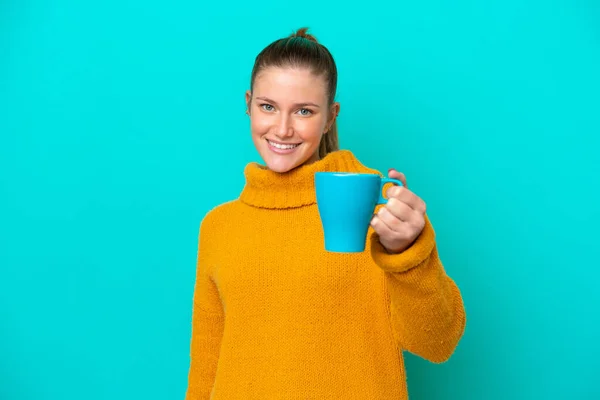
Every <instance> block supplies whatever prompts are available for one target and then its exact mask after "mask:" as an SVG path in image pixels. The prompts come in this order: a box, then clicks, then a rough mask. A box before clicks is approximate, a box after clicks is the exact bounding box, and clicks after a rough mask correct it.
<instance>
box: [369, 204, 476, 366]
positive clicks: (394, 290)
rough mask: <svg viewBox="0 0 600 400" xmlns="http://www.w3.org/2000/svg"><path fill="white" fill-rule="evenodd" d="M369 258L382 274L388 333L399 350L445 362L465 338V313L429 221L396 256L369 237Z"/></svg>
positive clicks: (374, 238)
mask: <svg viewBox="0 0 600 400" xmlns="http://www.w3.org/2000/svg"><path fill="white" fill-rule="evenodd" d="M371 255H372V258H373V260H374V261H375V263H376V264H377V265H378V266H379V267H380V268H382V269H383V270H384V271H385V279H386V283H387V287H388V290H389V293H390V299H391V304H390V313H391V314H390V315H391V324H392V330H393V332H394V335H395V338H396V340H397V341H398V343H399V344H400V346H401V347H402V348H404V349H406V350H408V351H409V352H411V353H413V354H416V355H418V356H420V357H422V358H424V359H426V360H429V361H431V362H435V363H441V362H444V361H447V360H448V359H449V358H450V356H451V355H452V353H453V352H454V349H455V348H456V346H457V345H458V342H459V340H460V338H461V337H462V335H463V332H464V329H465V323H466V317H465V309H464V304H463V300H462V297H461V294H460V291H459V289H458V287H457V286H456V284H455V283H454V281H453V280H452V279H450V277H448V275H446V273H445V271H444V267H443V265H442V263H441V261H440V258H439V256H438V252H437V247H436V244H435V233H434V230H433V227H432V226H431V223H430V221H429V218H428V217H427V216H425V227H424V228H423V231H422V232H421V234H420V235H419V237H417V239H416V240H415V242H414V243H413V244H412V245H411V247H409V248H408V249H406V250H405V251H403V252H402V253H399V254H390V253H388V252H387V251H386V250H385V248H384V247H383V246H382V245H381V243H380V242H379V238H378V237H377V234H376V233H375V232H373V233H372V237H371Z"/></svg>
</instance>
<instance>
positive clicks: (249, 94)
mask: <svg viewBox="0 0 600 400" xmlns="http://www.w3.org/2000/svg"><path fill="white" fill-rule="evenodd" d="M251 101H252V92H251V91H250V90H246V114H248V115H250V103H251Z"/></svg>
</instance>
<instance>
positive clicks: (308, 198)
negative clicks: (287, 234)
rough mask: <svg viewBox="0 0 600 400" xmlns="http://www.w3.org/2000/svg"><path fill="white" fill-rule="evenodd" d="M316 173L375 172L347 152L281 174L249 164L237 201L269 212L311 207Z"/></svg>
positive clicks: (253, 163)
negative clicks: (268, 209)
mask: <svg viewBox="0 0 600 400" xmlns="http://www.w3.org/2000/svg"><path fill="white" fill-rule="evenodd" d="M316 172H361V173H378V172H377V171H375V170H371V169H369V168H366V167H365V166H364V165H362V164H361V163H360V161H358V159H356V157H355V156H354V154H352V153H351V152H350V151H348V150H338V151H334V152H332V153H329V154H327V155H326V156H325V157H323V158H322V159H320V160H318V161H315V162H313V163H311V164H307V165H301V166H299V167H297V168H295V169H293V170H291V171H289V172H284V173H279V172H274V171H271V170H269V169H268V168H267V167H265V166H263V165H260V164H258V163H255V162H252V163H249V164H248V165H246V168H245V169H244V175H245V177H246V185H245V186H244V189H243V190H242V193H241V194H240V200H241V201H242V202H244V203H246V204H249V205H251V206H255V207H261V208H273V209H284V208H294V207H301V206H306V205H311V204H315V203H316V194H315V182H314V179H315V178H314V176H315V173H316Z"/></svg>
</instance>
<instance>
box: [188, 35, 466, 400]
mask: <svg viewBox="0 0 600 400" xmlns="http://www.w3.org/2000/svg"><path fill="white" fill-rule="evenodd" d="M336 84H337V69H336V65H335V63H334V60H333V57H332V56H331V54H330V53H329V51H328V50H327V49H326V48H325V47H324V46H323V45H321V44H319V43H318V42H317V40H316V39H315V38H314V37H313V36H312V35H309V34H307V32H306V29H300V30H299V31H297V32H296V33H294V34H292V35H291V36H290V37H287V38H283V39H280V40H277V41H275V42H273V43H271V44H270V45H269V46H267V47H266V48H265V49H264V50H263V51H262V52H261V53H260V54H259V55H258V56H257V58H256V61H255V64H254V68H253V71H252V77H251V84H250V90H249V91H248V92H247V93H246V103H247V106H248V109H247V114H248V115H249V118H250V130H251V132H252V140H253V142H254V145H255V146H256V148H257V150H258V152H259V154H260V156H261V157H262V159H263V160H264V164H265V165H264V166H263V165H260V164H257V163H250V164H248V165H247V166H246V168H245V171H244V173H245V177H246V185H245V187H244V189H243V191H242V192H241V194H240V197H239V199H236V200H235V201H231V202H228V203H226V204H223V205H220V206H218V207H216V208H214V209H213V210H211V211H210V212H209V213H208V214H207V215H206V216H205V218H204V219H203V221H202V224H201V227H200V235H199V248H198V263H197V272H196V273H197V277H196V284H195V291H194V301H193V321H192V338H191V363H190V369H189V376H188V388H187V393H186V399H188V400H192V399H194V400H197V399H209V398H210V399H214V400H234V399H244V400H250V399H261V400H265V399H319V400H320V399H364V400H380V399H406V398H407V393H408V392H407V386H406V375H405V369H404V362H403V358H402V352H403V351H404V350H406V351H409V352H412V353H414V354H417V355H419V356H421V357H423V358H425V359H427V360H430V361H432V362H435V363H440V362H443V361H445V360H447V359H448V358H449V357H450V356H451V354H452V353H453V351H454V349H455V347H456V346H457V343H458V341H459V340H460V338H461V336H462V334H463V331H464V327H465V311H464V306H463V301H462V298H461V295H460V292H459V290H458V288H457V286H456V285H455V283H454V282H453V281H452V280H451V279H450V278H449V277H448V276H447V275H446V273H445V272H444V268H443V266H442V263H441V262H440V258H439V257H438V253H437V248H436V244H435V235H434V231H433V228H432V226H431V224H430V222H429V220H428V218H427V215H426V214H425V203H424V202H423V200H421V199H420V198H419V197H418V196H417V195H416V194H414V193H412V192H411V191H410V190H409V189H408V188H407V187H406V181H405V177H404V175H403V174H401V173H399V172H397V171H395V170H393V169H392V170H390V171H389V176H390V177H391V178H397V179H400V180H401V181H403V183H404V184H405V185H404V187H400V186H396V187H392V188H390V189H388V191H387V195H388V197H389V198H390V200H389V202H388V203H387V204H386V205H385V206H382V207H379V211H378V212H377V213H376V215H374V217H373V219H372V221H371V228H372V229H370V233H369V235H368V238H367V246H368V247H367V249H368V250H367V251H364V252H362V253H347V254H346V253H330V252H326V251H325V250H324V247H323V233H322V228H321V223H320V220H319V214H318V210H317V206H316V201H315V188H314V174H315V173H316V172H318V171H338V172H340V171H342V172H361V173H377V174H379V172H377V171H375V170H372V169H369V168H367V167H365V166H363V165H362V164H361V163H360V162H359V161H358V160H357V159H356V158H355V157H354V155H353V154H352V153H351V152H350V151H347V150H339V149H338V139H337V129H336V116H337V115H338V112H339V110H340V105H339V104H338V103H337V102H335V101H334V99H335V93H336ZM380 175H381V174H380Z"/></svg>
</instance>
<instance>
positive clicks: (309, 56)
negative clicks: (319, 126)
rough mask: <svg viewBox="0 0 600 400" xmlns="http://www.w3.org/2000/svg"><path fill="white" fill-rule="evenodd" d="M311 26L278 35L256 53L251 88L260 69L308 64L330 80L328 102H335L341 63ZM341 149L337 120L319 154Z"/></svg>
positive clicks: (318, 73)
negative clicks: (338, 71)
mask: <svg viewBox="0 0 600 400" xmlns="http://www.w3.org/2000/svg"><path fill="white" fill-rule="evenodd" d="M307 31H308V28H300V29H298V30H297V31H296V32H294V33H292V34H291V35H290V36H288V37H286V38H282V39H278V40H276V41H274V42H272V43H271V44H269V45H268V46H267V47H265V48H264V49H263V50H262V51H261V52H260V53H259V54H258V56H256V59H255V61H254V67H253V68H252V75H251V78H250V90H252V88H253V87H254V80H255V79H256V76H257V75H258V73H259V72H260V71H262V70H263V69H265V68H268V67H305V68H309V69H310V70H311V71H312V72H313V73H314V74H315V75H323V77H324V78H325V81H326V82H327V98H328V104H329V105H330V106H331V105H332V104H333V102H334V99H335V93H336V90H337V67H336V65H335V60H334V59H333V56H332V55H331V53H330V52H329V50H328V49H327V48H326V47H325V46H323V45H322V44H320V43H319V42H318V41H317V38H316V37H314V36H313V35H311V34H309V33H307ZM336 150H339V141H338V130H337V121H336V120H335V119H334V121H333V124H332V125H331V126H330V127H329V129H328V130H327V131H326V133H325V134H324V135H323V137H322V138H321V143H320V144H319V158H323V157H325V156H326V155H327V154H329V153H331V152H332V151H336Z"/></svg>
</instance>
